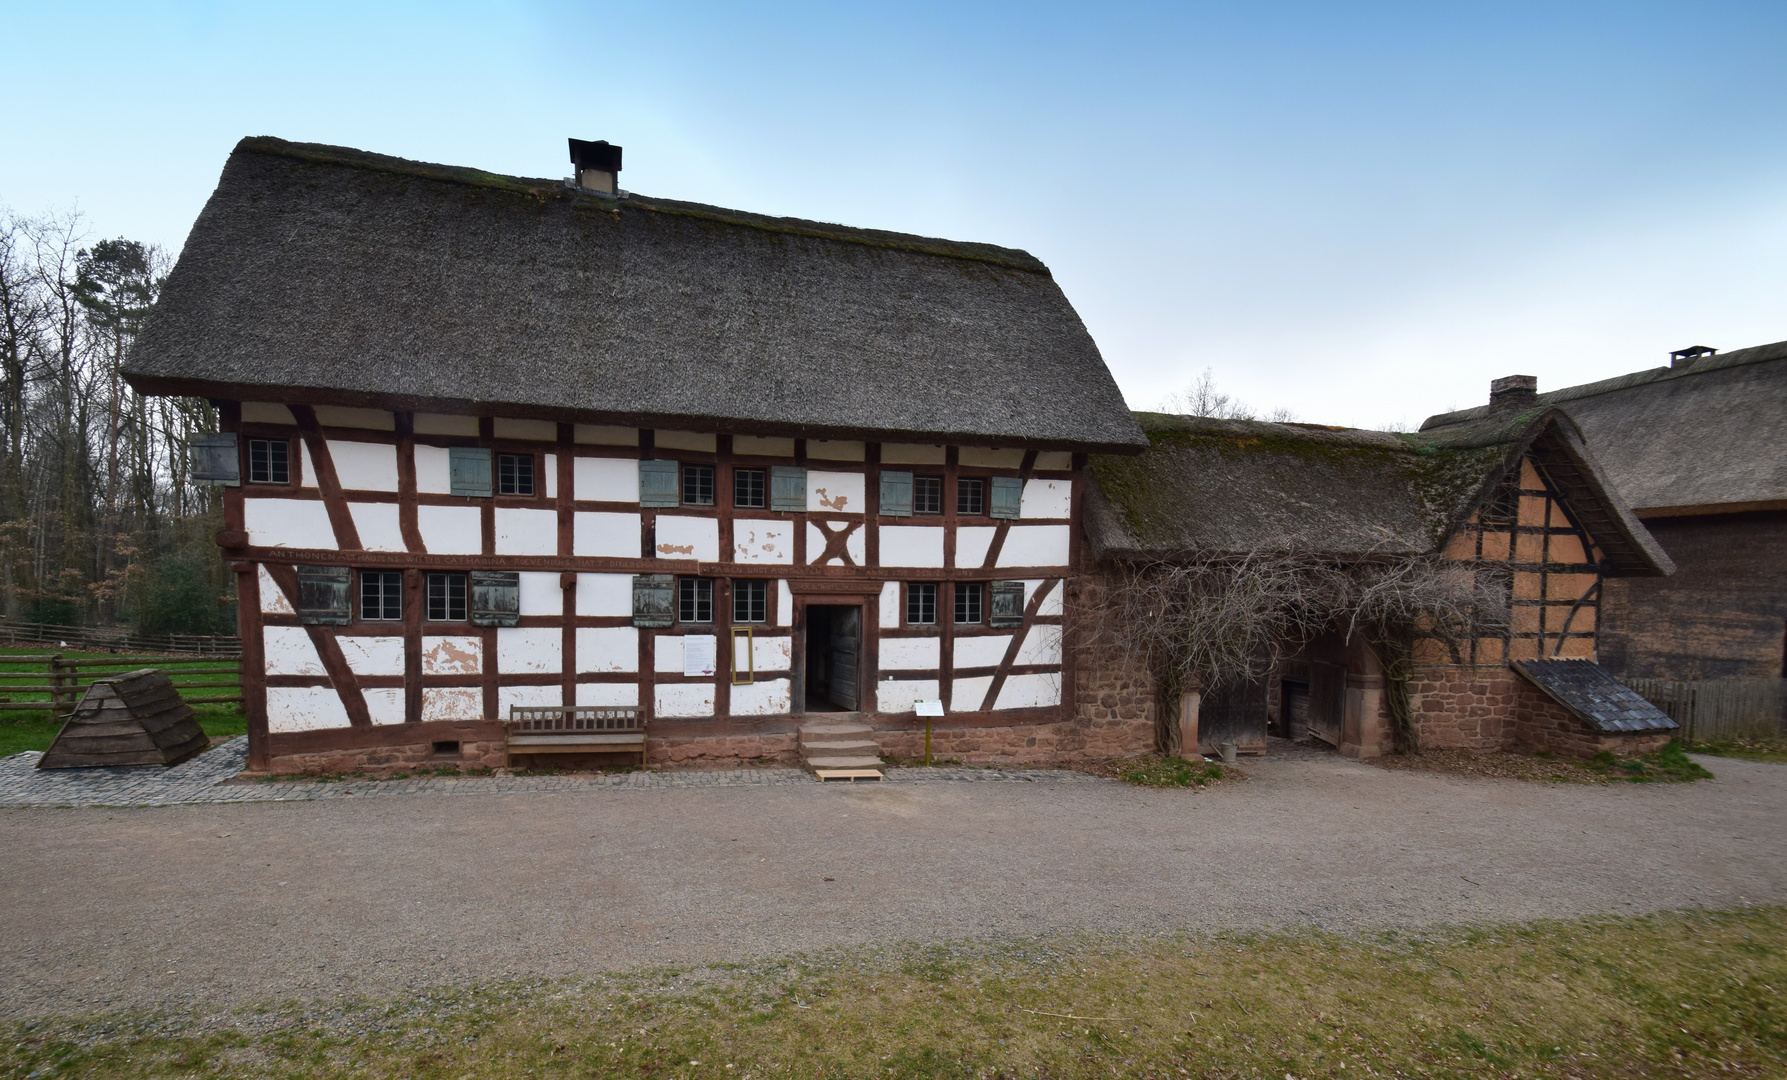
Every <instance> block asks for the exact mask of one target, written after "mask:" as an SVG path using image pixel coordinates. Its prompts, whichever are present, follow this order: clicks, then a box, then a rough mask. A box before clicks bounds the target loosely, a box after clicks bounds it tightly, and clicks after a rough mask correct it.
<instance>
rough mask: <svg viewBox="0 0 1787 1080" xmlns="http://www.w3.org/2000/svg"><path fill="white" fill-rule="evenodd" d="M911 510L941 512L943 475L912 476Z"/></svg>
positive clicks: (923, 512) (922, 512) (915, 511)
mask: <svg viewBox="0 0 1787 1080" xmlns="http://www.w3.org/2000/svg"><path fill="white" fill-rule="evenodd" d="M912 512H913V513H914V514H941V513H943V477H941V476H915V477H913V478H912Z"/></svg>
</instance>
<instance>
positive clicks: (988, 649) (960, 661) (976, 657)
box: [955, 634, 1011, 668]
mask: <svg viewBox="0 0 1787 1080" xmlns="http://www.w3.org/2000/svg"><path fill="white" fill-rule="evenodd" d="M1010 644H1011V635H1010V634H977V635H975V636H974V637H959V638H956V648H955V666H956V667H958V668H972V667H997V666H998V665H999V661H1001V660H1003V659H1005V648H1006V646H1007V645H1010Z"/></svg>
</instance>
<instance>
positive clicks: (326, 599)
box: [298, 566, 354, 626]
mask: <svg viewBox="0 0 1787 1080" xmlns="http://www.w3.org/2000/svg"><path fill="white" fill-rule="evenodd" d="M353 582H354V572H353V571H352V570H350V569H349V568H347V567H345V566H300V567H298V621H299V622H301V623H304V624H305V625H307V626H346V625H347V624H348V623H351V622H353V621H354V605H353V592H352V590H353Z"/></svg>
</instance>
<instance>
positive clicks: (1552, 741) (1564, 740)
mask: <svg viewBox="0 0 1787 1080" xmlns="http://www.w3.org/2000/svg"><path fill="white" fill-rule="evenodd" d="M1515 684H1516V685H1515V690H1514V718H1513V721H1512V722H1511V723H1509V725H1508V729H1507V734H1508V747H1509V749H1514V750H1521V751H1525V752H1528V753H1530V752H1532V751H1536V750H1543V751H1546V752H1548V753H1552V754H1556V755H1558V756H1559V757H1572V758H1591V757H1594V756H1595V755H1596V754H1598V753H1600V752H1602V751H1603V750H1606V751H1609V752H1611V753H1612V754H1613V755H1614V756H1616V757H1636V756H1638V755H1639V754H1648V753H1650V752H1651V751H1653V750H1660V749H1662V748H1663V746H1664V745H1666V744H1667V743H1668V742H1669V740H1670V739H1672V738H1674V734H1675V733H1674V732H1669V731H1664V732H1646V733H1644V734H1632V735H1610V734H1607V733H1606V732H1602V731H1597V730H1595V729H1594V728H1591V727H1589V726H1588V725H1587V724H1585V723H1583V722H1582V721H1581V720H1580V719H1578V718H1577V717H1576V714H1575V713H1573V712H1571V711H1570V710H1568V709H1566V708H1564V707H1563V706H1562V705H1559V704H1558V703H1557V702H1556V701H1554V700H1553V699H1552V698H1551V696H1550V695H1549V694H1547V693H1545V691H1543V690H1541V689H1539V688H1538V687H1537V686H1534V685H1533V684H1532V683H1530V682H1528V681H1527V680H1526V679H1523V678H1519V677H1518V676H1516V678H1515Z"/></svg>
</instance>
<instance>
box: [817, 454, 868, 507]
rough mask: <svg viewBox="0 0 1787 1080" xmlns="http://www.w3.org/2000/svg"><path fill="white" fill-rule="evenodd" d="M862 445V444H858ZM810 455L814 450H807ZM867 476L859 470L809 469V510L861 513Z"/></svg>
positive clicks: (864, 503) (864, 504)
mask: <svg viewBox="0 0 1787 1080" xmlns="http://www.w3.org/2000/svg"><path fill="white" fill-rule="evenodd" d="M858 445H861V444H858ZM807 454H808V456H811V455H812V451H811V450H808V451H807ZM866 482H867V481H866V478H865V477H864V475H863V474H862V473H859V472H821V471H820V470H818V469H809V470H807V512H808V513H813V514H826V513H830V514H861V513H864V512H865V511H864V509H863V508H864V507H866V506H867V505H868V503H867V502H866V501H865V500H864V499H863V488H864V485H865V483H866Z"/></svg>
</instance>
